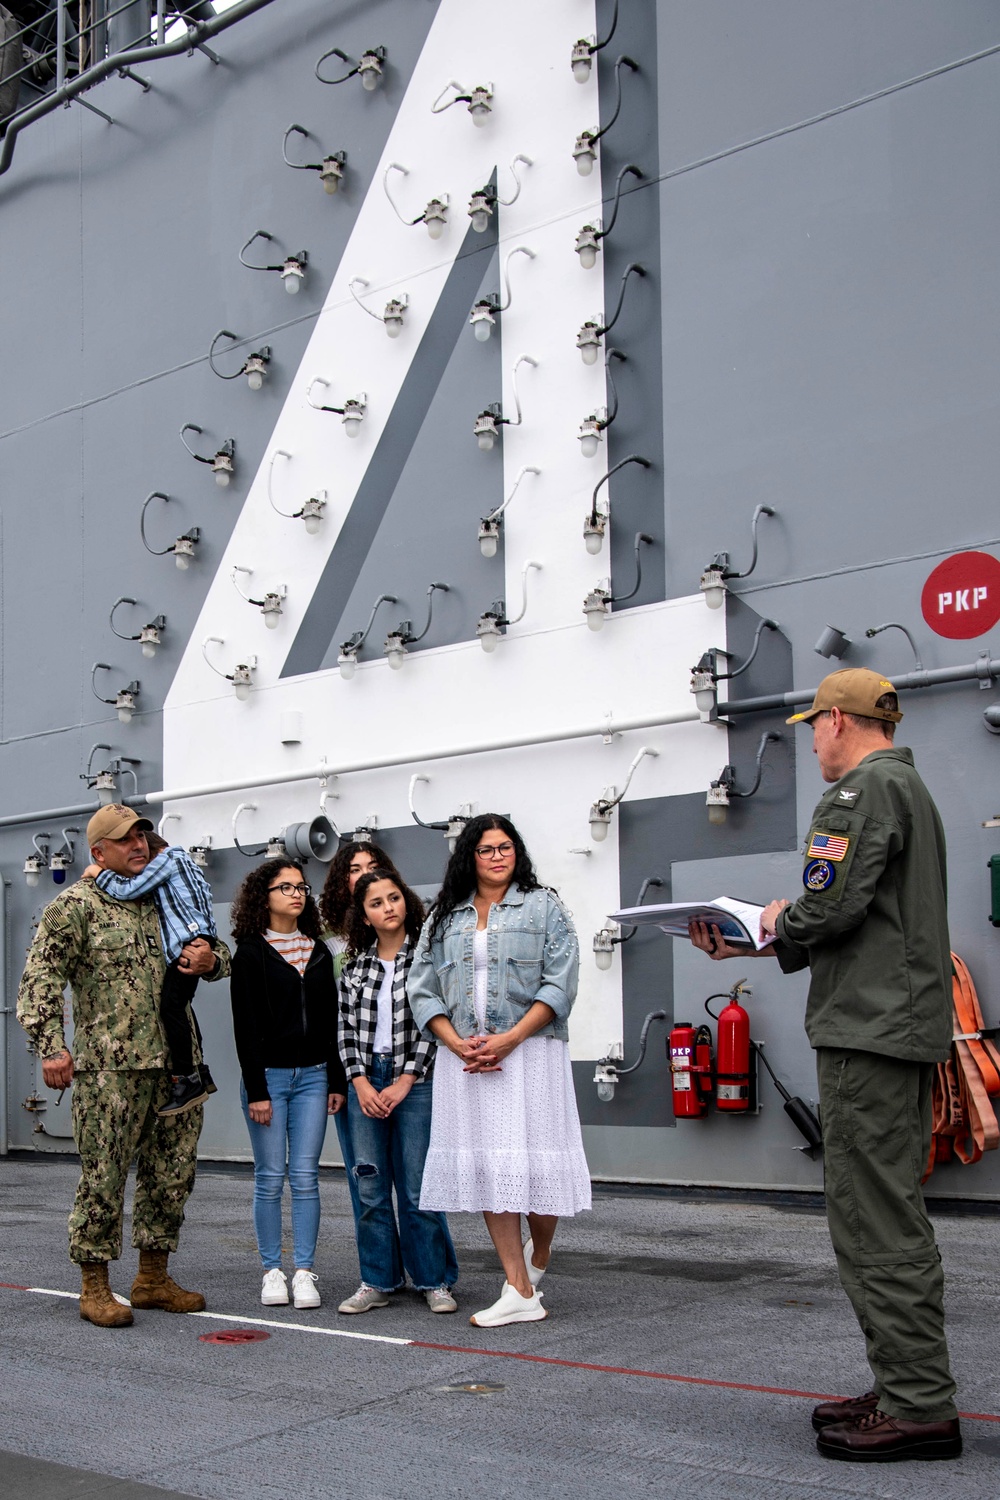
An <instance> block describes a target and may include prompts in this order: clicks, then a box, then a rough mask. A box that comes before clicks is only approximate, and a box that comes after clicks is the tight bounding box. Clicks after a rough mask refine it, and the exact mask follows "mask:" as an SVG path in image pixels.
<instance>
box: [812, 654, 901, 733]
mask: <svg viewBox="0 0 1000 1500" xmlns="http://www.w3.org/2000/svg"><path fill="white" fill-rule="evenodd" d="M895 691H896V689H895V688H894V687H893V685H892V683H891V682H890V681H889V680H888V678H886V677H882V676H881V675H880V673H878V672H869V670H868V668H867V667H845V668H844V669H843V671H840V672H831V673H830V675H829V676H828V677H824V678H823V681H822V682H821V683H820V685H819V687H818V688H817V689H816V696H815V697H814V698H813V701H812V706H811V707H810V708H807V709H805V710H804V711H803V712H802V713H800V714H792V717H791V718H790V719H786V720H785V723H786V724H804V723H808V722H809V720H810V719H814V718H815V717H816V715H817V714H822V713H826V712H827V710H828V709H831V708H839V709H840V711H841V713H845V714H858V715H859V716H860V717H861V718H864V719H881V720H882V721H883V722H884V723H888V724H898V723H899V721H900V719H901V718H902V717H903V715H902V714H901V713H899V712H898V711H893V710H890V709H887V708H879V707H878V699H879V698H881V696H882V694H883V693H894V692H895Z"/></svg>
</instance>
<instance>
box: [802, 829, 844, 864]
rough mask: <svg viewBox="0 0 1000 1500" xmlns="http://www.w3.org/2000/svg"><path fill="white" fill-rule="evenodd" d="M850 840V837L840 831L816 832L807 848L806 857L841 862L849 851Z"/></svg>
mask: <svg viewBox="0 0 1000 1500" xmlns="http://www.w3.org/2000/svg"><path fill="white" fill-rule="evenodd" d="M850 842H851V841H850V839H846V838H844V837H843V836H842V835H841V834H839V833H814V834H813V836H812V841H811V843H810V845H809V848H808V849H807V850H806V858H807V859H832V860H833V861H834V863H835V864H839V862H840V861H841V860H842V859H843V858H844V855H845V854H846V853H847V849H848V845H849V844H850Z"/></svg>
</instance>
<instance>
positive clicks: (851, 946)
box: [776, 746, 952, 1062]
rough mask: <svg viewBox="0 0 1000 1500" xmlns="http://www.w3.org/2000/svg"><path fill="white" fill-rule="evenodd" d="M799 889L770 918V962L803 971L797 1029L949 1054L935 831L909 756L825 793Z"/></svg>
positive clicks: (857, 772) (899, 1051) (943, 911)
mask: <svg viewBox="0 0 1000 1500" xmlns="http://www.w3.org/2000/svg"><path fill="white" fill-rule="evenodd" d="M802 880H803V885H804V886H805V894H804V895H802V896H800V897H799V899H798V900H797V901H795V902H793V903H792V905H791V906H787V907H785V909H784V911H782V913H781V915H780V916H779V917H778V921H777V924H776V925H777V932H778V938H779V940H780V941H779V943H778V945H777V948H776V953H777V957H778V962H779V963H780V964H781V967H782V969H783V970H784V971H785V972H786V973H791V972H793V971H794V970H796V969H802V968H805V967H806V966H807V965H808V967H809V969H810V971H811V982H810V986H809V1000H808V1004H807V1006H806V1032H807V1034H808V1036H809V1041H810V1042H811V1043H812V1045H813V1046H814V1047H848V1048H853V1049H855V1050H857V1051H862V1052H877V1053H881V1054H883V1055H885V1056H888V1057H898V1058H902V1059H904V1060H905V1061H909V1062H943V1061H944V1060H945V1059H946V1058H947V1057H948V1055H949V1053H950V1051H951V1038H952V1005H951V952H950V943H949V938H948V907H947V885H946V880H947V875H946V852H945V840H944V829H943V827H942V824H941V818H940V815H939V813H938V810H937V808H936V807H935V806H934V803H933V801H932V800H931V796H930V793H929V792H928V790H927V788H926V787H925V786H924V783H923V782H922V781H921V779H920V777H919V776H918V775H917V772H916V770H915V768H914V765H913V755H912V753H911V751H909V750H905V749H896V748H894V747H893V748H890V747H888V746H887V747H886V749H885V750H875V751H873V752H872V754H871V755H867V756H866V757H865V759H864V760H863V761H862V762H861V764H860V765H858V766H856V767H855V769H854V770H853V771H849V772H848V773H847V774H846V775H845V776H842V777H841V779H840V780H839V781H838V782H836V783H835V784H834V785H833V786H831V787H830V789H829V790H828V791H827V792H825V793H824V794H823V796H822V797H821V798H820V800H819V802H818V803H817V805H816V811H815V812H814V813H813V819H812V825H811V827H810V829H809V836H808V838H807V840H806V854H805V866H804V869H803V875H802Z"/></svg>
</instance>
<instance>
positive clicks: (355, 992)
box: [337, 938, 437, 1082]
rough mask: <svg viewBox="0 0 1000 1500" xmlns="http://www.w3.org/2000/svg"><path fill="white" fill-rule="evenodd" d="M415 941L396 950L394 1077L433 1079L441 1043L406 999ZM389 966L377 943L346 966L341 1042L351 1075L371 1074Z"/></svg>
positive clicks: (341, 1004) (343, 1055) (344, 1058)
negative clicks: (426, 1033) (383, 961)
mask: <svg viewBox="0 0 1000 1500" xmlns="http://www.w3.org/2000/svg"><path fill="white" fill-rule="evenodd" d="M414 948H415V945H414V943H413V942H412V940H411V939H410V938H407V939H406V941H405V942H404V944H403V946H402V948H400V950H399V952H398V953H397V954H396V967H395V970H394V972H393V978H392V1077H393V1082H395V1080H396V1079H397V1078H398V1077H399V1075H400V1074H401V1073H413V1074H415V1075H416V1078H417V1081H418V1082H420V1081H421V1080H422V1079H425V1078H429V1077H430V1075H431V1070H432V1068H433V1066H434V1054H435V1052H436V1051H437V1042H436V1041H434V1039H433V1038H428V1037H425V1036H424V1035H423V1034H422V1033H421V1031H420V1028H419V1027H418V1026H417V1023H416V1021H414V1019H413V1013H412V1012H411V1010H410V1003H409V1001H408V1000H407V998H406V979H407V975H408V974H409V972H410V965H411V964H412V962H413V954H414ZM383 975H384V970H383V968H382V964H381V962H380V961H379V957H378V954H377V952H376V951H375V944H374V943H373V944H372V946H371V947H370V948H368V949H366V950H365V952H364V953H359V954H358V956H357V958H352V959H351V961H350V963H348V964H345V966H344V970H343V973H342V974H341V976H340V1024H339V1027H338V1032H337V1041H338V1044H339V1047H340V1056H341V1058H342V1060H343V1064H344V1069H345V1071H346V1073H347V1077H348V1079H351V1078H359V1077H361V1076H367V1073H368V1070H369V1068H370V1067H371V1061H372V1053H373V1049H374V1045H375V1025H376V1022H377V1021H378V995H379V990H380V989H381V988H382V979H383Z"/></svg>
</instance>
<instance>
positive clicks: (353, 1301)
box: [337, 1281, 389, 1313]
mask: <svg viewBox="0 0 1000 1500" xmlns="http://www.w3.org/2000/svg"><path fill="white" fill-rule="evenodd" d="M388 1306H389V1294H388V1292H380V1291H379V1289H378V1287H375V1286H369V1285H368V1283H367V1282H365V1281H363V1282H362V1283H361V1285H360V1286H359V1287H358V1289H357V1291H356V1292H355V1293H354V1295H353V1296H351V1297H345V1298H344V1300H343V1302H342V1303H341V1304H340V1306H339V1307H338V1308H337V1311H338V1312H342V1313H366V1312H370V1311H371V1310H372V1308H373V1307H388Z"/></svg>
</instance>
